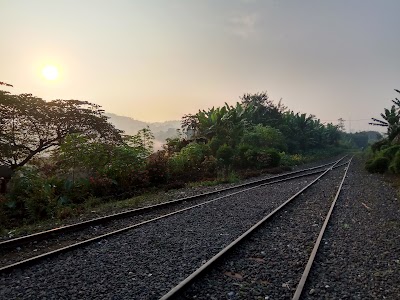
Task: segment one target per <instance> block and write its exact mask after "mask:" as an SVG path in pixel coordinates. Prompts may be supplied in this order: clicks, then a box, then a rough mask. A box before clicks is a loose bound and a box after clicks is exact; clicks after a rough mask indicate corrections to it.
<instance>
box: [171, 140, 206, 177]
mask: <svg viewBox="0 0 400 300" xmlns="http://www.w3.org/2000/svg"><path fill="white" fill-rule="evenodd" d="M209 154H210V148H209V147H208V146H207V145H204V144H198V143H191V144H189V145H187V146H186V147H184V148H183V149H182V150H181V151H180V152H179V153H175V154H174V155H172V156H171V157H170V158H169V161H168V168H169V171H170V172H171V176H172V177H174V176H175V177H177V178H179V179H181V180H186V181H190V180H194V179H196V178H200V177H201V172H200V171H201V164H202V162H203V161H204V158H205V157H206V156H207V155H209Z"/></svg>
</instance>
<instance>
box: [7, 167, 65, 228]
mask: <svg viewBox="0 0 400 300" xmlns="http://www.w3.org/2000/svg"><path fill="white" fill-rule="evenodd" d="M3 205H4V206H3V209H4V211H5V214H6V215H7V216H8V218H9V219H17V220H18V222H20V221H21V220H22V219H25V220H26V221H28V222H34V221H37V220H41V219H45V218H49V217H50V216H52V215H53V213H54V210H55V208H56V205H57V203H56V201H55V195H54V188H53V186H52V185H51V184H49V183H48V182H46V180H45V179H44V178H43V177H42V176H41V174H40V173H38V172H37V170H36V169H35V168H28V167H24V168H21V169H20V170H19V171H17V172H16V173H15V174H14V176H13V178H12V179H11V181H10V189H9V192H8V193H7V195H6V201H5V202H3Z"/></svg>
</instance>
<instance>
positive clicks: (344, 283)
mask: <svg viewBox="0 0 400 300" xmlns="http://www.w3.org/2000/svg"><path fill="white" fill-rule="evenodd" d="M346 182H347V184H346V186H345V188H344V190H343V192H342V195H341V197H340V198H339V201H338V203H337V205H336V209H335V211H334V213H333V215H332V217H331V226H329V227H328V228H327V231H326V234H325V236H324V239H323V242H322V245H321V249H320V251H319V252H318V255H317V257H316V260H315V262H314V265H313V268H312V269H311V272H310V277H309V280H308V282H307V284H306V286H305V290H304V292H303V294H302V299H360V300H361V299H363V300H364V299H400V202H399V200H398V195H397V194H396V192H395V190H394V189H393V188H391V187H390V186H389V184H388V183H386V182H384V181H383V180H382V176H380V175H376V174H369V173H367V172H366V171H365V170H364V164H363V162H361V161H360V160H355V161H354V163H353V164H352V167H351V168H350V169H349V172H348V176H347V180H346Z"/></svg>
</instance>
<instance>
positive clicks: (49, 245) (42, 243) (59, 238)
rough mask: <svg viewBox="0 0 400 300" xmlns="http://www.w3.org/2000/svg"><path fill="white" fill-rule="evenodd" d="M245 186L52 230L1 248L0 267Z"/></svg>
mask: <svg viewBox="0 0 400 300" xmlns="http://www.w3.org/2000/svg"><path fill="white" fill-rule="evenodd" d="M310 172H313V171H310ZM308 173H309V172H308ZM305 178H306V177H305ZM253 180H254V179H253ZM272 184H273V183H272ZM245 188H250V187H241V188H238V189H232V190H227V191H220V192H218V193H217V194H213V195H209V196H204V197H200V198H195V199H189V200H187V201H181V202H176V203H170V202H166V204H167V205H165V206H161V207H157V208H154V209H151V210H143V211H140V213H137V214H134V215H131V216H125V217H123V218H118V219H114V220H110V221H107V222H104V223H102V224H98V225H92V226H88V227H86V228H82V229H80V230H75V231H71V232H66V233H62V234H56V233H54V236H53V237H48V238H46V239H44V240H39V241H34V242H30V243H27V244H24V245H21V246H16V247H13V248H6V249H1V250H0V266H6V265H10V264H13V263H16V262H19V261H22V260H24V259H28V258H31V257H35V256H37V255H41V254H44V253H47V252H49V251H53V250H57V249H59V248H62V247H66V246H69V245H73V244H75V243H78V242H81V241H85V240H88V239H90V238H94V237H97V236H100V235H103V234H106V233H109V232H113V231H115V230H119V229H122V228H125V227H128V226H132V225H134V224H139V223H141V222H145V221H148V220H152V219H154V218H157V217H159V216H162V215H165V214H169V213H172V212H175V211H178V210H181V209H186V208H188V207H191V206H194V205H197V204H200V203H204V202H207V201H212V200H213V199H217V201H219V200H218V199H219V198H221V197H225V196H229V195H231V194H233V193H237V192H238V191H240V190H244V189H245Z"/></svg>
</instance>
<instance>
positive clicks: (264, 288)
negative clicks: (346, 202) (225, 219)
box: [161, 159, 351, 300]
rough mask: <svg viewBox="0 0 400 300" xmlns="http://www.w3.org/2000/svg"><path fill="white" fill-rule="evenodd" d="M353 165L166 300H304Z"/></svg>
mask: <svg viewBox="0 0 400 300" xmlns="http://www.w3.org/2000/svg"><path fill="white" fill-rule="evenodd" d="M350 163H351V159H350V161H349V162H348V164H347V167H346V168H345V172H344V175H343V177H342V178H341V181H340V183H339V182H330V185H329V182H328V185H327V184H326V183H327V182H324V183H321V182H318V181H319V179H320V178H321V177H322V176H323V175H324V174H325V173H323V174H322V175H320V176H319V177H318V178H316V179H315V180H313V181H312V182H311V183H310V184H308V185H307V186H306V187H305V188H303V189H302V190H301V191H299V192H298V193H296V194H295V195H294V196H292V197H290V198H289V199H288V200H287V201H285V202H284V203H282V205H280V206H279V207H278V208H276V209H275V210H274V211H272V212H271V213H269V214H268V215H267V216H265V217H264V218H263V219H261V220H260V221H259V222H257V223H256V224H255V225H253V226H252V227H251V228H250V229H248V230H247V231H246V232H245V233H243V234H242V235H241V236H239V237H238V238H237V239H236V240H234V241H233V242H232V243H230V244H229V245H228V246H227V247H225V248H224V249H222V250H221V251H220V252H218V253H217V254H216V255H215V256H213V257H212V258H211V259H210V260H208V261H207V262H205V263H204V264H203V265H202V266H201V267H200V268H198V269H197V270H196V271H195V272H193V273H192V274H190V275H189V276H188V277H186V278H185V279H184V280H183V281H181V282H180V283H179V284H178V285H176V286H175V287H174V288H172V289H171V290H170V291H169V292H168V293H166V294H165V295H164V296H162V297H161V299H162V300H166V299H290V298H292V297H293V298H292V299H295V300H297V299H299V298H300V296H301V294H302V291H303V287H304V284H305V282H306V280H307V277H308V274H309V271H310V269H311V266H312V264H313V261H314V258H315V255H316V253H317V251H318V247H319V244H320V242H321V240H322V236H323V234H324V231H325V229H326V227H327V224H328V221H329V218H330V216H331V214H332V211H333V209H334V206H335V203H336V200H337V198H338V197H339V194H340V191H341V188H342V185H343V183H344V180H345V178H346V174H347V170H348V168H349V166H350ZM315 183H316V185H315V186H313V185H314V184H315ZM337 185H339V187H338V188H337ZM309 188H310V189H309ZM307 189H309V190H307ZM306 190H307V192H306ZM295 198H302V199H299V200H300V201H297V202H294V203H293V202H292V200H294V199H295ZM332 198H333V201H330V200H332ZM321 200H323V201H321ZM324 200H325V201H324ZM325 211H328V213H327V214H326V213H325ZM325 215H326V217H325ZM321 223H323V224H322V226H320V225H321ZM267 224H268V226H265V225H267ZM319 227H321V229H320V231H319V234H318V231H317V229H319ZM313 244H314V246H312V245H313ZM311 249H312V251H311ZM310 252H311V255H310V256H309V259H308V262H307V256H308V255H309V253H310ZM304 266H305V268H304ZM302 269H304V271H303V275H301V270H302ZM297 283H298V284H297ZM296 285H297V288H296Z"/></svg>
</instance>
